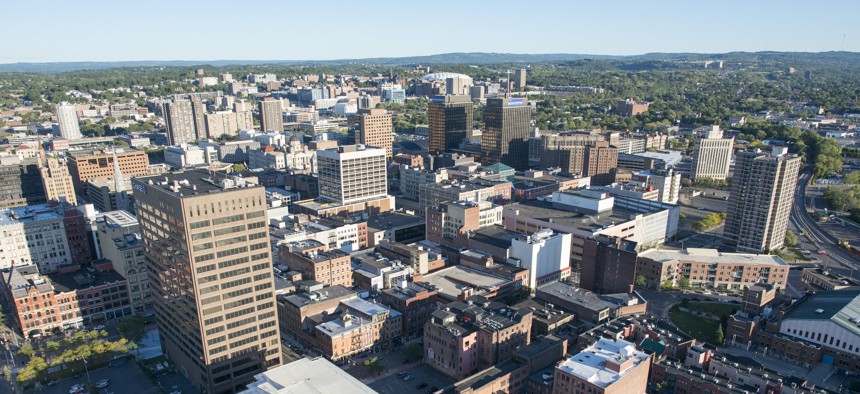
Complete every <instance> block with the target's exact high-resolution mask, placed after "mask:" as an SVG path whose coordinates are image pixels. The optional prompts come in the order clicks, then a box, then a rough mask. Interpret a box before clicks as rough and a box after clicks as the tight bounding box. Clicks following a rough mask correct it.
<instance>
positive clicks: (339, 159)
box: [317, 145, 388, 204]
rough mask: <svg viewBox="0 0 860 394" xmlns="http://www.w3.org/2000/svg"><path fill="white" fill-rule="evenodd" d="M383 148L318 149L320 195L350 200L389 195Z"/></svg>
mask: <svg viewBox="0 0 860 394" xmlns="http://www.w3.org/2000/svg"><path fill="white" fill-rule="evenodd" d="M385 158H386V151H385V150H384V149H381V148H372V147H369V146H364V145H346V146H339V147H337V148H331V149H323V150H319V151H317V173H318V174H319V185H320V188H319V189H320V192H319V193H320V197H321V198H324V199H327V200H331V201H336V202H338V203H340V204H350V203H353V202H360V201H365V200H370V199H374V198H384V197H385V196H387V195H388V178H387V176H388V175H387V173H386V165H385Z"/></svg>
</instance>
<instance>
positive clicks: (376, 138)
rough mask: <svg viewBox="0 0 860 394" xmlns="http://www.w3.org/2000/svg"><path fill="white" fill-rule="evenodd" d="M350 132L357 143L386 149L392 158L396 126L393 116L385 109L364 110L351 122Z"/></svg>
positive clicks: (386, 155)
mask: <svg viewBox="0 0 860 394" xmlns="http://www.w3.org/2000/svg"><path fill="white" fill-rule="evenodd" d="M350 124H351V126H350V128H351V130H350V132H351V133H354V134H355V143H356V144H362V145H366V146H369V147H374V148H382V149H385V157H386V158H390V157H391V156H392V152H393V150H392V149H393V148H392V146H393V144H394V124H393V123H392V120H391V114H389V113H388V111H386V110H384V109H379V108H374V109H362V110H359V111H358V114H356V115H355V116H354V117H352V118H351V120H350Z"/></svg>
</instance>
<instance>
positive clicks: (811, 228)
mask: <svg viewBox="0 0 860 394" xmlns="http://www.w3.org/2000/svg"><path fill="white" fill-rule="evenodd" d="M810 179H812V173H811V172H809V171H806V172H803V173H802V174H801V175H800V178H799V179H798V181H797V190H796V191H795V193H796V195H795V198H794V205H793V206H792V208H791V222H792V223H793V224H794V225H795V226H796V227H797V228H799V229H801V230H803V231H804V233H806V237H807V238H808V239H809V240H810V241H811V242H812V243H813V244H814V245H815V246H816V247H817V248H818V250H819V251H824V252H826V253H827V255H828V257H830V258H831V259H832V260H833V261H835V262H837V263H839V264H841V265H842V266H844V267H846V268H860V261H858V259H857V258H856V257H855V256H853V255H852V254H850V253H848V252H847V251H846V250H845V249H843V248H842V247H840V246H839V245H837V242H838V240H837V239H836V238H834V237H833V236H831V235H830V234H829V233H827V232H826V231H824V230H822V229H821V226H819V225H818V223H816V221H815V220H813V219H812V217H810V216H809V214H808V213H807V212H806V185H807V184H809V180H810Z"/></svg>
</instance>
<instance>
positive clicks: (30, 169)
mask: <svg viewBox="0 0 860 394" xmlns="http://www.w3.org/2000/svg"><path fill="white" fill-rule="evenodd" d="M10 161H11V162H10V163H5V160H4V163H3V164H0V209H3V208H12V207H23V206H25V205H33V204H41V203H43V202H45V188H44V186H42V173H41V172H40V171H39V161H38V159H36V158H29V159H23V160H19V159H18V158H17V157H13V158H12V160H10Z"/></svg>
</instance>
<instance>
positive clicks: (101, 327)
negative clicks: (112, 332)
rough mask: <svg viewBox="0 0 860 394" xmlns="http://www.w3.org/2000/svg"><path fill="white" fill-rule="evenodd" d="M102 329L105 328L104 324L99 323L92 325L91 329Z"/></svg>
mask: <svg viewBox="0 0 860 394" xmlns="http://www.w3.org/2000/svg"><path fill="white" fill-rule="evenodd" d="M104 329H105V326H104V324H99V325H97V326H95V327H93V330H104Z"/></svg>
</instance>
